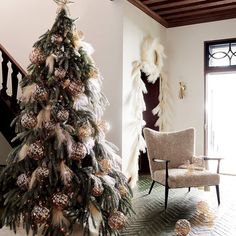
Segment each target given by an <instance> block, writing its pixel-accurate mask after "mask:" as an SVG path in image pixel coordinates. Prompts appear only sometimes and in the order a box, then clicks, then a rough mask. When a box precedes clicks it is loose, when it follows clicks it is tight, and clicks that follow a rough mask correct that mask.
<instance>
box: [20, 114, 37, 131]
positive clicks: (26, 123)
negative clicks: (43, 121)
mask: <svg viewBox="0 0 236 236" xmlns="http://www.w3.org/2000/svg"><path fill="white" fill-rule="evenodd" d="M21 125H22V126H23V127H24V128H26V129H33V128H34V127H35V126H36V125H37V117H36V116H35V115H34V114H33V113H25V114H24V115H23V116H22V117H21Z"/></svg>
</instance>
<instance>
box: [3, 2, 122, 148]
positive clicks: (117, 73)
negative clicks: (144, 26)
mask: <svg viewBox="0 0 236 236" xmlns="http://www.w3.org/2000/svg"><path fill="white" fill-rule="evenodd" d="M122 4H123V0H116V1H110V0H78V1H75V3H74V4H71V6H70V12H71V16H72V17H73V18H77V17H79V20H78V21H77V25H79V28H80V29H81V30H82V31H83V32H84V34H85V37H86V41H88V42H90V43H91V44H92V45H93V47H94V48H95V54H94V59H95V61H96V63H97V66H98V67H99V68H100V71H101V73H102V75H103V77H104V78H105V80H104V83H103V91H104V93H105V95H106V96H107V97H108V100H109V101H110V104H111V105H110V106H109V107H107V110H106V112H105V119H107V120H108V121H110V123H111V126H112V130H111V132H110V133H109V135H108V139H109V140H110V141H112V142H114V143H115V144H116V145H117V146H118V147H119V148H121V128H122V124H121V123H122V122H121V120H122V33H123V11H122V10H123V9H122V8H123V5H122ZM56 9H57V6H56V4H55V3H54V2H53V1H52V0H47V1H42V0H30V1H28V0H20V1H19V0H7V1H1V3H0V22H1V23H0V42H1V43H2V44H3V45H4V46H5V48H6V49H7V50H8V51H9V52H10V53H11V54H12V56H13V57H14V58H16V60H17V61H18V62H19V63H20V64H21V65H22V67H23V68H26V67H27V65H28V64H29V60H28V55H29V53H30V52H31V49H32V45H33V43H34V42H35V41H36V40H37V39H38V37H39V36H40V35H42V34H43V33H45V32H46V30H47V29H49V28H51V26H52V24H53V23H54V19H55V16H56Z"/></svg>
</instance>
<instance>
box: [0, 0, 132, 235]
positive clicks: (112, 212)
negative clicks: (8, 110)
mask: <svg viewBox="0 0 236 236" xmlns="http://www.w3.org/2000/svg"><path fill="white" fill-rule="evenodd" d="M55 2H56V3H57V4H58V5H59V9H58V12H57V16H56V20H55V23H54V24H53V26H52V28H51V29H50V30H48V31H47V32H46V33H45V34H44V35H42V36H41V37H40V39H39V40H38V41H37V42H36V43H35V44H34V46H33V50H32V52H31V54H30V61H31V64H30V65H29V66H28V69H27V71H28V73H27V76H26V77H25V78H23V79H22V81H21V86H22V91H23V92H22V97H21V102H20V105H21V113H20V114H19V116H17V117H16V118H15V119H14V121H13V125H15V127H16V133H17V136H16V138H15V139H17V140H20V141H21V144H20V145H19V146H17V147H16V148H15V149H13V151H12V152H11V153H10V154H9V157H8V165H7V167H6V168H5V169H4V170H3V171H2V173H1V177H0V189H1V191H2V195H3V196H4V197H3V198H4V199H3V200H4V213H3V215H2V224H3V225H6V226H10V228H11V229H12V230H14V231H15V232H16V231H17V228H18V227H23V228H24V229H25V230H26V232H27V233H29V232H32V234H33V235H48V236H49V235H50V236H51V235H55V236H60V235H73V234H75V235H80V234H79V232H80V233H81V232H82V234H81V235H89V234H90V233H91V232H93V233H94V232H95V234H97V235H118V234H119V230H120V229H122V228H123V227H124V225H125V221H126V215H127V214H129V213H130V211H131V195H132V194H131V191H130V189H129V186H128V184H127V181H126V178H125V177H124V175H123V174H122V173H121V171H120V159H119V157H118V156H117V155H116V154H115V151H116V150H115V146H114V145H113V144H111V143H109V142H108V141H106V139H105V135H106V133H107V131H108V126H109V125H108V123H107V122H106V121H104V120H103V119H102V115H103V111H104V107H105V106H106V105H107V103H108V102H107V100H106V98H105V96H104V95H103V94H102V92H101V75H100V73H99V70H98V68H97V67H96V65H95V62H94V60H93V59H92V57H91V52H92V50H91V47H90V46H89V45H88V44H87V43H85V42H84V41H83V34H82V32H81V31H77V29H76V26H75V20H74V19H71V18H70V17H69V13H68V9H67V5H66V4H67V2H68V1H67V0H55Z"/></svg>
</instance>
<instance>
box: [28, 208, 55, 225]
mask: <svg viewBox="0 0 236 236" xmlns="http://www.w3.org/2000/svg"><path fill="white" fill-rule="evenodd" d="M31 216H32V219H33V222H34V223H35V224H40V225H41V224H44V223H46V222H47V221H48V219H49V217H50V210H49V209H48V208H47V207H43V206H35V207H34V208H33V210H32V212H31Z"/></svg>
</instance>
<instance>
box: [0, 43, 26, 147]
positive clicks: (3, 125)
mask: <svg viewBox="0 0 236 236" xmlns="http://www.w3.org/2000/svg"><path fill="white" fill-rule="evenodd" d="M0 54H1V56H0V64H1V67H2V74H1V73H0V80H1V82H0V86H1V84H2V86H1V87H0V116H1V122H0V132H1V133H2V134H3V135H4V137H5V138H6V140H7V141H8V142H9V144H10V145H11V146H12V147H14V146H15V145H17V143H16V142H14V143H12V142H11V140H12V139H13V138H14V137H15V129H14V128H13V127H10V124H11V122H12V120H13V119H14V118H15V117H16V115H17V114H19V112H20V108H19V104H18V102H17V94H18V90H19V75H20V76H21V78H22V77H24V76H25V75H26V72H25V70H24V69H23V68H22V67H21V66H20V65H19V63H18V62H17V61H16V60H15V59H14V58H13V57H12V56H11V55H10V53H9V52H8V51H7V50H6V49H5V48H4V47H3V46H2V44H0ZM1 59H2V60H1ZM9 68H10V69H11V74H9ZM9 84H10V86H11V94H9V92H8V89H7V86H8V85H9Z"/></svg>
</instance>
